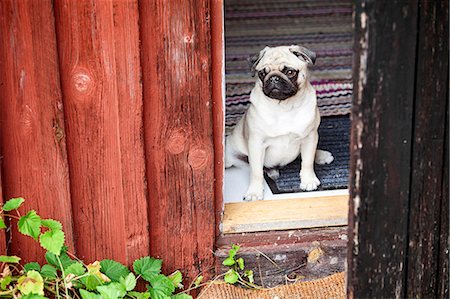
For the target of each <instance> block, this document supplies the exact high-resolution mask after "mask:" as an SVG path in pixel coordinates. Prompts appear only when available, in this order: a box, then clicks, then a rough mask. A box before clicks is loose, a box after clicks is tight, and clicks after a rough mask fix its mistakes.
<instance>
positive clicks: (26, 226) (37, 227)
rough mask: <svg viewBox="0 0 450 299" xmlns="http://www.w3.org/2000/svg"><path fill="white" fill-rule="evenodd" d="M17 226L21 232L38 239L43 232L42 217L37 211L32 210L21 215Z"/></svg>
mask: <svg viewBox="0 0 450 299" xmlns="http://www.w3.org/2000/svg"><path fill="white" fill-rule="evenodd" d="M17 226H18V228H19V232H21V233H22V234H24V235H26V236H30V237H33V238H34V239H35V240H36V241H37V239H38V237H39V234H40V233H41V217H39V216H38V215H37V214H36V211H33V210H31V211H29V212H28V213H27V214H26V215H25V216H22V217H20V219H19V222H18V223H17Z"/></svg>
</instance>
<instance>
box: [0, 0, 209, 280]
mask: <svg viewBox="0 0 450 299" xmlns="http://www.w3.org/2000/svg"><path fill="white" fill-rule="evenodd" d="M210 21H211V20H210V2H209V1H207V0H205V1H197V0H191V1H177V0H171V1H165V0H160V1H153V0H152V1H150V0H149V1H139V3H138V1H137V0H127V1H123V0H112V1H100V0H98V1H71V0H55V1H51V0H41V1H32V0H24V1H17V0H4V1H0V107H1V110H0V134H1V135H0V151H1V152H0V155H1V162H2V164H1V165H2V169H1V170H2V171H1V174H2V184H1V187H2V191H3V200H7V199H9V198H11V197H17V196H22V197H24V198H26V200H27V201H26V203H27V207H28V208H33V209H36V210H37V211H38V213H39V214H41V215H43V216H44V217H52V218H55V219H59V220H60V221H62V223H63V225H64V229H65V232H66V235H67V244H68V245H69V247H70V249H71V250H73V251H75V252H76V254H77V255H78V256H79V257H80V258H83V259H84V260H85V261H93V260H95V259H102V258H112V259H116V260H119V261H121V262H124V263H128V264H130V263H131V262H132V261H133V260H134V259H136V258H138V257H140V256H144V255H149V254H151V255H153V256H156V257H160V258H163V259H164V268H165V269H164V270H166V271H171V270H174V269H176V268H182V269H184V270H185V271H186V273H185V274H187V276H188V277H191V278H192V277H194V276H195V275H197V274H198V272H199V271H207V270H210V269H211V268H212V267H213V264H214V263H213V261H214V258H213V254H212V249H213V244H214V234H215V212H214V211H215V210H214V146H213V138H212V135H213V133H212V132H213V125H212V123H213V116H212V99H211V88H212V85H211V84H212V83H211V75H210V74H211V71H210V70H211V60H212V58H211V56H212V54H211V35H210V31H211V28H210V26H211V23H210ZM0 242H2V243H1V244H0V250H1V249H2V248H4V247H5V246H4V245H5V241H4V239H1V238H0ZM8 252H9V253H10V254H19V255H21V256H22V257H24V258H25V260H28V261H29V260H36V259H38V260H39V261H42V255H40V253H42V251H41V249H40V248H39V247H38V246H36V245H34V241H33V240H32V239H31V238H28V237H21V236H20V235H18V234H17V233H15V232H13V233H12V242H11V246H9V248H8Z"/></svg>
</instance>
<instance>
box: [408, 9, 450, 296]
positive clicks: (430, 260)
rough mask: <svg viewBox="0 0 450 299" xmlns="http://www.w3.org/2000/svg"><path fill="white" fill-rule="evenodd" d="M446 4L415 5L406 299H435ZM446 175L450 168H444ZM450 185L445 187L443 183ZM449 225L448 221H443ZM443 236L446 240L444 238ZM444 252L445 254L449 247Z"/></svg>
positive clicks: (443, 234)
mask: <svg viewBox="0 0 450 299" xmlns="http://www.w3.org/2000/svg"><path fill="white" fill-rule="evenodd" d="M447 84H448V1H421V2H419V32H418V52H417V62H416V82H415V107H414V113H415V116H414V128H415V129H414V135H413V138H414V140H413V149H412V150H413V153H412V176H411V199H410V207H409V209H410V213H409V242H408V245H409V248H408V252H407V255H408V257H409V258H408V261H407V262H408V265H407V271H408V272H407V292H406V297H408V298H438V290H439V287H438V279H439V272H440V271H439V251H440V250H444V251H445V247H444V248H440V242H441V240H440V239H441V238H443V239H447V238H448V227H447V229H446V230H445V231H446V232H444V231H441V227H440V222H441V221H444V219H443V217H442V220H441V214H443V216H445V215H446V217H447V218H448V209H447V210H441V204H443V201H447V202H448V196H446V197H443V196H442V195H443V194H442V191H443V190H442V188H441V186H442V183H443V171H444V169H445V168H444V164H443V163H444V160H445V156H444V145H445V144H444V140H445V126H444V124H445V114H446V111H447V110H446V103H447V90H448V85H447ZM447 171H448V169H447ZM447 186H448V184H447ZM447 223H448V221H447ZM446 236H447V238H446ZM446 247H447V251H448V245H447V246H446Z"/></svg>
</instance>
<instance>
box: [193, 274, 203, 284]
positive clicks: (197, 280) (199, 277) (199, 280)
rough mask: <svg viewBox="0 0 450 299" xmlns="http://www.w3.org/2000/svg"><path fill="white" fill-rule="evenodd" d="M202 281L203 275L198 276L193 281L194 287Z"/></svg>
mask: <svg viewBox="0 0 450 299" xmlns="http://www.w3.org/2000/svg"><path fill="white" fill-rule="evenodd" d="M202 281H203V275H200V276H198V277H197V278H196V279H195V281H194V286H195V287H198V286H199V285H200V284H201V283H202Z"/></svg>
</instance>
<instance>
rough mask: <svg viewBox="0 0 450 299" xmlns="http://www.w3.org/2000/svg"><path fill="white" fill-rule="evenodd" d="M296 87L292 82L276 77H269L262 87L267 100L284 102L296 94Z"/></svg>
mask: <svg viewBox="0 0 450 299" xmlns="http://www.w3.org/2000/svg"><path fill="white" fill-rule="evenodd" d="M297 91H298V89H297V87H296V86H295V85H294V84H292V82H290V81H288V80H286V79H284V78H282V77H280V76H278V75H272V76H269V77H268V78H267V79H266V80H265V81H264V85H263V92H264V94H265V95H266V96H268V97H269V98H272V99H275V100H286V99H287V98H289V97H292V96H293V95H295V94H296V93H297Z"/></svg>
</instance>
